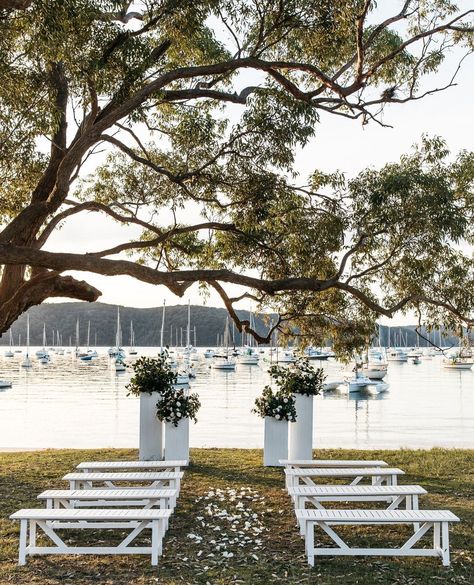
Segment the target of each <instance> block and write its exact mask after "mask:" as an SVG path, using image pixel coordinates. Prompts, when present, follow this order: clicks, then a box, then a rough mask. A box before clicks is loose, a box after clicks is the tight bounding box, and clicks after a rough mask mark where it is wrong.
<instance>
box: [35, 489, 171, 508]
mask: <svg viewBox="0 0 474 585" xmlns="http://www.w3.org/2000/svg"><path fill="white" fill-rule="evenodd" d="M177 496H178V490H176V489H171V488H161V489H152V490H148V489H136V488H130V489H128V488H126V489H120V488H115V489H98V488H97V489H93V490H46V491H44V492H41V494H39V495H38V496H37V497H38V499H39V500H45V501H46V507H47V508H80V507H87V508H89V507H96V506H99V507H102V508H103V507H105V506H107V507H114V506H115V507H118V508H123V507H126V506H138V507H141V508H143V509H144V510H148V509H150V508H156V507H159V508H160V509H163V510H168V509H169V510H173V509H174V507H175V505H176V498H177Z"/></svg>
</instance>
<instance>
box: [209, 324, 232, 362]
mask: <svg viewBox="0 0 474 585" xmlns="http://www.w3.org/2000/svg"><path fill="white" fill-rule="evenodd" d="M224 346H225V349H224V352H223V353H221V352H219V355H218V356H216V357H215V358H214V360H213V362H212V364H211V367H212V368H213V369H214V370H226V371H233V370H235V359H234V358H233V357H232V356H229V317H226V320H225V329H224Z"/></svg>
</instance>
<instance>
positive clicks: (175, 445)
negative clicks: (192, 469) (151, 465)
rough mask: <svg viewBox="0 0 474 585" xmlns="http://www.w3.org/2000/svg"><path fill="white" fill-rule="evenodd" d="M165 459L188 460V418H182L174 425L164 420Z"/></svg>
mask: <svg viewBox="0 0 474 585" xmlns="http://www.w3.org/2000/svg"><path fill="white" fill-rule="evenodd" d="M164 427H165V459H166V460H168V461H171V460H174V461H176V460H183V459H186V460H187V461H189V418H183V419H182V420H180V421H179V423H178V426H177V427H175V426H174V425H173V423H169V422H165V423H164Z"/></svg>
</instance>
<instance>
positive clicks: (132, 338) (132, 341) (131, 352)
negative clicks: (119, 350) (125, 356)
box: [128, 321, 137, 355]
mask: <svg viewBox="0 0 474 585" xmlns="http://www.w3.org/2000/svg"><path fill="white" fill-rule="evenodd" d="M128 353H129V355H137V350H136V349H135V332H134V330H133V321H130V348H129V350H128Z"/></svg>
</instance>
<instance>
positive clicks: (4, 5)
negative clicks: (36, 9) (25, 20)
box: [0, 0, 32, 10]
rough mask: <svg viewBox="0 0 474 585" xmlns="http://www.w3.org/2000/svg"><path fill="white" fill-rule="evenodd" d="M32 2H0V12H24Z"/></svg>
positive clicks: (30, 0) (24, 0)
mask: <svg viewBox="0 0 474 585" xmlns="http://www.w3.org/2000/svg"><path fill="white" fill-rule="evenodd" d="M31 2H32V0H0V10H26V9H27V8H28V6H29V5H30V4H31Z"/></svg>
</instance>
